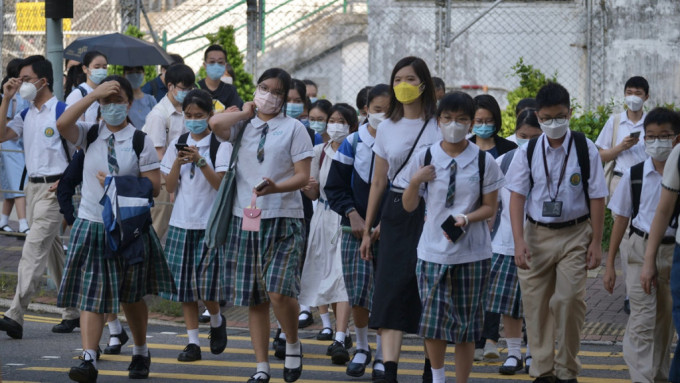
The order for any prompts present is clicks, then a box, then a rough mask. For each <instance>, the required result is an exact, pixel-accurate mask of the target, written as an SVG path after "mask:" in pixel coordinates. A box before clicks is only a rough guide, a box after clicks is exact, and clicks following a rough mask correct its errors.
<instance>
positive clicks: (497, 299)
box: [487, 253, 524, 319]
mask: <svg viewBox="0 0 680 383" xmlns="http://www.w3.org/2000/svg"><path fill="white" fill-rule="evenodd" d="M490 279H491V282H490V284H489V299H488V306H487V311H489V312H492V313H498V314H503V315H508V316H511V317H513V318H515V319H520V318H522V317H523V315H524V311H523V308H522V293H521V292H520V289H519V278H518V277H517V266H515V257H513V256H511V255H503V254H496V253H494V254H493V258H492V261H491V275H490Z"/></svg>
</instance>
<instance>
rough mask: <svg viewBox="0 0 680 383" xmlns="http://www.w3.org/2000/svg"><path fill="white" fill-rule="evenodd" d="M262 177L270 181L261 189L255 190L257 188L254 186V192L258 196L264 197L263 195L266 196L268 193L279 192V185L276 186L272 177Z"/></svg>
mask: <svg viewBox="0 0 680 383" xmlns="http://www.w3.org/2000/svg"><path fill="white" fill-rule="evenodd" d="M262 179H263V180H267V181H268V182H269V183H268V184H267V185H266V186H265V187H263V188H262V189H261V190H260V191H257V190H255V188H253V192H254V193H255V194H256V195H257V196H258V197H262V196H265V195H267V194H274V193H278V192H279V189H278V186H276V184H275V183H274V181H272V179H271V178H267V177H262Z"/></svg>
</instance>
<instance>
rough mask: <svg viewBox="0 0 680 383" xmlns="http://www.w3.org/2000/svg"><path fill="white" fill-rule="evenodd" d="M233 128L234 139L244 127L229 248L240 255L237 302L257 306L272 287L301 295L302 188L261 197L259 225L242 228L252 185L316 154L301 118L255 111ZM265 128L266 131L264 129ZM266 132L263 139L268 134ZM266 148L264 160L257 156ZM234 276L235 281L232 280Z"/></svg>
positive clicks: (288, 173)
mask: <svg viewBox="0 0 680 383" xmlns="http://www.w3.org/2000/svg"><path fill="white" fill-rule="evenodd" d="M243 125H244V124H237V125H236V126H235V127H233V128H232V131H231V139H232V140H233V139H235V138H236V136H237V134H238V130H239V129H245V131H244V132H243V137H242V139H241V147H240V149H239V153H238V159H237V161H236V197H235V198H234V208H233V211H232V213H233V217H232V219H231V222H230V225H229V231H228V232H229V234H228V238H227V244H226V245H225V246H226V248H225V252H226V255H227V257H229V259H230V260H234V258H235V263H236V265H235V267H236V270H235V273H234V275H233V277H232V276H230V277H232V279H233V280H232V281H227V284H228V285H230V286H233V288H234V304H235V305H238V306H255V305H259V304H261V303H265V302H268V301H269V296H268V293H269V292H274V293H278V294H281V295H285V296H288V297H292V298H296V297H297V296H298V294H299V292H300V274H299V261H300V259H301V257H302V254H303V252H304V249H305V243H304V212H303V206H302V197H301V196H300V192H299V191H292V192H288V193H276V194H269V195H266V196H263V197H258V198H257V201H256V205H257V208H258V209H261V210H262V212H261V215H260V216H261V221H260V231H259V232H251V231H244V230H241V225H242V221H243V209H244V208H246V207H248V206H249V205H250V200H251V197H252V195H253V187H255V185H257V184H258V183H260V182H261V181H262V177H268V178H271V179H272V180H274V182H277V183H278V182H282V181H284V180H286V179H288V178H290V177H292V176H293V175H294V174H295V168H294V164H295V163H296V162H299V161H302V160H304V159H306V158H310V157H313V156H314V151H313V148H312V143H311V141H310V140H309V136H308V135H307V132H306V131H305V127H304V126H303V125H302V123H301V122H300V121H298V120H296V119H294V118H291V117H287V116H284V115H283V113H280V114H279V115H278V116H276V117H274V118H272V119H271V120H269V121H266V122H265V121H262V120H260V119H259V118H258V117H254V118H253V119H252V120H250V122H249V123H248V124H247V125H246V126H245V128H243ZM265 130H266V134H263V133H264V132H265ZM263 138H264V140H263ZM260 147H261V148H262V151H260V150H259V149H260ZM258 152H261V153H262V157H261V158H262V161H261V162H260V161H259V160H258ZM230 282H231V283H230Z"/></svg>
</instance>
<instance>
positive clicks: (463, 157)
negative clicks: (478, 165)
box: [430, 141, 486, 168]
mask: <svg viewBox="0 0 680 383" xmlns="http://www.w3.org/2000/svg"><path fill="white" fill-rule="evenodd" d="M441 143H442V141H437V143H435V144H434V145H432V146H430V148H431V149H430V150H431V151H432V163H433V164H436V165H437V167H440V168H447V167H449V164H450V163H451V160H456V163H457V164H458V167H459V168H464V167H465V166H467V165H468V164H469V163H470V162H472V160H474V159H475V158H477V153H480V155H481V154H483V155H486V153H482V152H481V150H479V146H477V145H475V144H473V143H472V142H469V141H468V146H467V148H465V150H463V152H462V153H460V154H459V155H457V156H456V157H451V156H450V155H448V154H447V153H446V152H445V151H444V149H442V145H441Z"/></svg>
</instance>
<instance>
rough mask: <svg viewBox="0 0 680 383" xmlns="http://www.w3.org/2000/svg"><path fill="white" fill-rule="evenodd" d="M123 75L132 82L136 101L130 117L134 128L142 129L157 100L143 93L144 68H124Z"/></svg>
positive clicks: (133, 103)
mask: <svg viewBox="0 0 680 383" xmlns="http://www.w3.org/2000/svg"><path fill="white" fill-rule="evenodd" d="M123 75H124V76H125V78H126V79H127V80H128V81H129V82H130V85H131V86H132V92H133V94H134V98H135V100H134V101H133V102H132V106H131V107H130V113H129V114H128V117H129V118H130V121H131V122H132V126H134V127H135V128H137V129H142V127H143V126H144V123H145V122H146V116H147V115H148V114H149V112H151V109H153V107H154V106H156V104H157V102H156V99H155V98H153V96H152V95H150V94H146V93H144V92H142V88H141V87H142V83H143V82H144V67H142V66H137V67H129V66H124V67H123Z"/></svg>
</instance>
